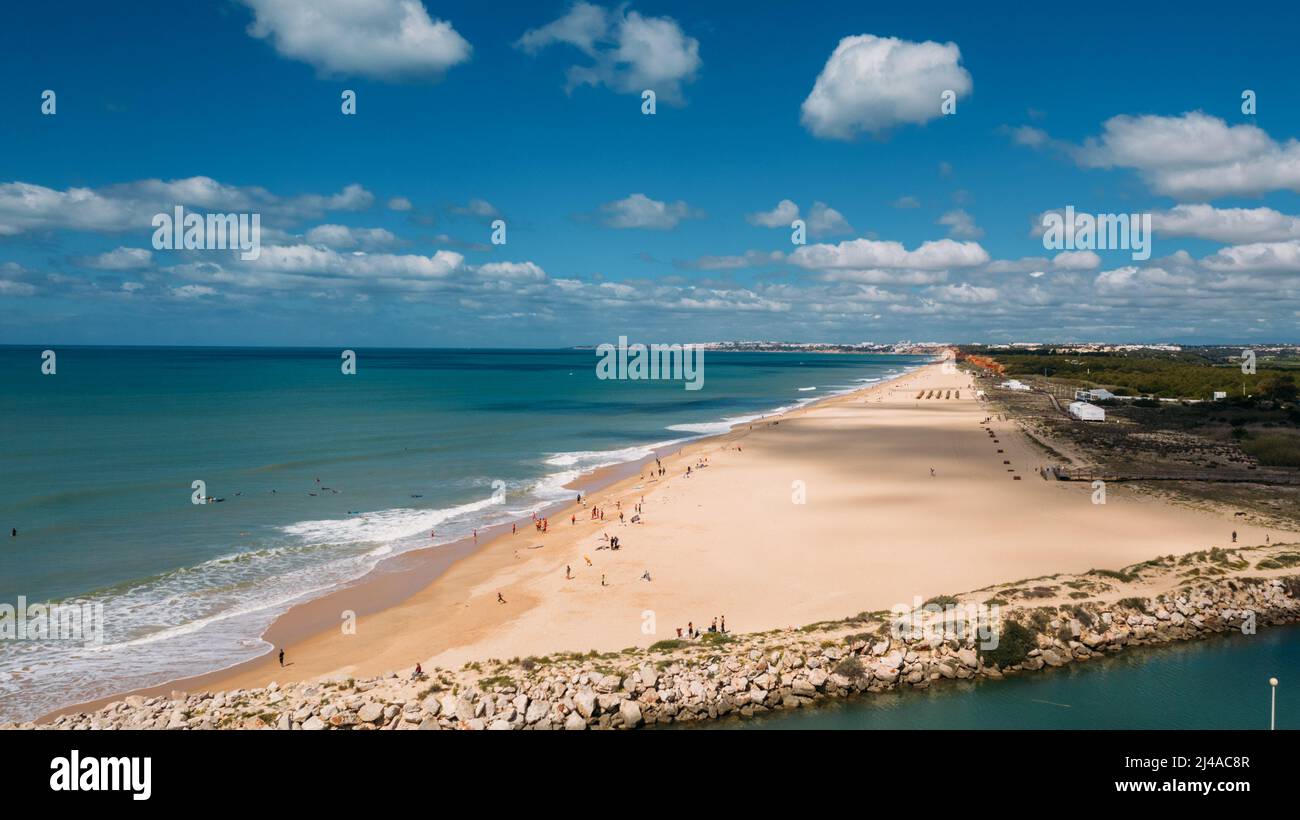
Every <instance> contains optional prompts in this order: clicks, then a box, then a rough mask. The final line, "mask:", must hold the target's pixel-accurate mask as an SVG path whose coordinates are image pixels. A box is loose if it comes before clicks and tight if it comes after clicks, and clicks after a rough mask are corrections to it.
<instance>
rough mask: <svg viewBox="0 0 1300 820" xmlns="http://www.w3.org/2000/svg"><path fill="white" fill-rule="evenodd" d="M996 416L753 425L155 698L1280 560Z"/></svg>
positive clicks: (454, 552)
mask: <svg viewBox="0 0 1300 820" xmlns="http://www.w3.org/2000/svg"><path fill="white" fill-rule="evenodd" d="M923 391H924V392H925V393H926V394H929V393H930V391H942V397H941V398H938V397H936V398H920V399H918V398H917V396H918V394H920V393H922V392H923ZM958 396H959V397H958ZM991 413H992V411H991V410H990V409H989V408H988V406H987V405H985V404H983V403H982V402H980V401H977V400H976V398H975V395H974V390H973V388H972V386H971V383H970V379H969V377H968V376H966V375H964V374H962V373H959V372H944V368H943V367H942V366H941V365H932V366H927V367H925V368H923V369H921V370H918V371H916V372H914V373H912V374H910V375H908V376H905V377H902V378H900V379H896V380H893V381H890V382H884V383H881V384H877V385H874V386H872V387H870V388H867V389H865V390H862V391H858V392H855V393H852V394H848V395H845V396H840V397H835V398H831V399H827V400H825V401H822V402H819V403H816V404H813V405H810V406H807V407H804V408H801V409H799V410H795V411H792V412H790V413H788V414H785V415H783V416H780V417H771V418H768V419H764V420H762V421H757V422H754V423H753V424H748V425H741V426H739V427H737V428H733V430H732V431H731V432H730V433H729V434H726V435H722V436H717V437H713V438H708V439H701V440H699V441H696V442H692V443H690V444H688V445H686V446H684V447H682V448H681V450H680V451H677V452H674V453H672V454H669V455H666V456H665V457H664V458H663V459H662V466H663V469H664V471H665V475H664V476H663V477H658V476H656V475H654V472H656V471H655V470H654V469H653V468H654V467H655V464H654V462H653V461H651V462H649V463H648V464H647V465H644V466H643V467H642V468H641V469H635V472H634V474H633V475H630V476H627V477H625V478H622V479H621V480H618V481H615V482H614V483H612V484H609V485H608V486H606V487H604V488H603V489H600V490H596V491H593V492H591V493H590V494H589V495H588V496H587V497H585V498H584V501H583V504H582V505H581V506H579V505H578V504H576V503H575V504H570V505H569V506H568V507H566V508H565V509H564V510H563V511H562V512H560V513H558V514H553V515H551V516H550V519H549V528H548V531H547V532H546V533H545V534H543V533H540V532H538V531H537V530H536V529H535V528H534V526H533V525H532V522H530V521H528V520H527V519H525V520H523V521H521V522H520V523H519V531H518V533H516V534H511V533H510V532H509V530H506V531H505V532H504V533H501V534H492V533H482V534H480V543H479V544H477V545H474V544H463V543H462V544H459V545H456V546H455V547H454V548H451V549H444V548H439V549H443V550H444V551H443V552H442V553H441V554H438V553H439V550H431V551H428V554H429V555H436V556H437V557H436V559H434V560H430V559H429V558H428V557H427V556H426V557H424V558H421V559H418V560H417V559H414V558H411V559H408V563H407V565H406V566H404V567H403V566H402V565H399V566H397V567H396V568H391V567H390V568H389V571H388V572H387V573H386V574H385V575H384V576H383V577H381V578H379V579H372V580H371V581H370V582H369V583H368V584H363V585H361V586H358V587H355V588H353V589H350V590H342V591H340V592H339V593H336V594H334V595H331V596H326V597H325V598H321V599H318V600H316V601H312V602H309V603H307V604H304V605H302V606H299V607H295V608H293V609H292V610H290V611H289V612H288V613H286V614H285V615H284V616H282V617H281V618H280V620H279V621H277V622H276V624H274V625H273V626H272V627H271V629H270V630H269V631H268V633H267V636H266V637H267V639H268V640H269V641H272V642H273V643H275V644H276V645H277V647H281V646H282V647H283V648H284V650H285V655H286V666H285V667H283V668H282V667H280V666H279V663H278V661H277V659H276V657H275V653H271V654H268V655H267V656H265V657H264V658H259V659H257V660H254V661H251V662H249V663H246V664H242V665H240V666H238V667H235V668H232V669H230V670H226V671H223V672H217V673H213V674H210V675H204V676H202V677H199V678H192V679H188V680H186V681H181V682H174V683H173V684H169V685H166V686H162V687H156V688H155V689H153V690H150V691H155V692H156V691H166V690H168V689H173V688H180V689H184V690H187V691H198V690H218V689H221V690H228V689H234V688H248V687H255V686H265V685H266V684H268V683H270V682H271V681H277V682H279V683H286V682H290V681H301V680H308V679H315V678H319V677H324V676H344V677H365V676H373V675H379V674H383V673H385V672H390V671H394V672H403V671H405V670H409V669H411V668H412V667H414V666H415V664H416V663H417V662H419V663H421V664H422V665H423V666H424V668H425V669H432V668H435V667H439V666H441V667H445V668H459V667H460V666H461V665H463V664H465V663H467V662H472V661H475V660H484V659H490V658H499V659H510V658H519V657H528V656H542V655H546V654H548V653H553V652H557V651H581V652H585V651H589V650H593V649H594V650H599V651H601V652H607V651H616V650H620V649H623V648H626V647H632V646H639V647H644V646H648V645H650V644H652V643H654V642H655V641H659V640H663V639H668V638H675V637H677V630H678V629H679V628H680V629H682V630H686V629H687V628H688V624H694V626H695V627H696V628H701V629H702V628H707V627H708V626H709V625H710V623H711V622H712V621H713V619H714V618H723V617H725V621H726V626H727V629H728V630H730V631H733V632H756V631H763V630H768V629H775V628H784V627H794V626H801V625H804V624H808V623H812V622H815V621H819V620H825V619H832V618H841V617H844V616H847V615H852V614H855V613H858V612H863V611H872V610H880V609H888V608H890V607H892V606H894V605H895V604H899V603H906V604H911V603H912V601H913V599H914V597H918V596H919V597H920V598H921V599H927V598H930V597H933V596H936V595H942V594H951V593H956V592H961V591H965V590H972V589H978V588H981V587H984V586H987V585H991V584H995V583H1003V582H1009V581H1016V580H1018V579H1024V578H1032V577H1037V576H1042V575H1046V574H1051V573H1058V572H1084V571H1087V570H1089V569H1093V568H1112V567H1120V566H1123V565H1127V564H1131V563H1133V562H1136V561H1141V560H1145V559H1148V558H1152V557H1154V556H1158V555H1169V554H1183V553H1187V552H1193V551H1196V550H1202V549H1207V548H1210V547H1215V546H1227V545H1229V544H1230V543H1231V534H1232V532H1233V530H1234V529H1235V530H1236V531H1237V533H1238V538H1239V541H1240V542H1241V543H1244V544H1249V543H1263V542H1264V540H1265V536H1266V534H1271V537H1272V538H1273V540H1274V541H1277V540H1278V539H1279V535H1280V533H1279V532H1278V531H1271V532H1270V531H1266V530H1264V529H1261V528H1257V527H1251V526H1246V525H1244V524H1242V523H1240V522H1234V520H1233V518H1232V516H1231V515H1230V514H1227V513H1224V514H1215V513H1211V512H1205V511H1198V510H1193V509H1189V508H1187V507H1184V506H1175V505H1172V504H1168V503H1165V502H1161V501H1158V500H1153V499H1151V498H1150V497H1143V496H1138V495H1136V494H1132V493H1130V492H1128V491H1125V490H1124V489H1122V488H1120V487H1118V486H1111V487H1110V488H1108V497H1107V502H1106V503H1105V504H1104V505H1099V504H1094V503H1093V501H1092V489H1091V488H1090V487H1089V486H1087V485H1084V484H1078V483H1075V484H1069V483H1061V482H1055V481H1052V482H1049V481H1045V480H1043V479H1042V478H1041V477H1040V476H1039V474H1038V467H1039V466H1040V465H1042V464H1044V463H1046V457H1045V456H1043V455H1042V454H1041V452H1040V451H1039V450H1038V449H1037V448H1036V447H1035V446H1034V445H1033V444H1031V443H1030V442H1029V441H1028V440H1027V439H1025V438H1024V437H1023V436H1022V435H1020V434H1019V433H1018V432H1017V431H1016V430H1015V429H1014V425H1012V424H1011V423H1009V422H1001V421H998V420H996V419H993V420H991V421H988V423H987V424H986V423H984V422H985V421H986V420H988V419H989V418H990V415H991ZM990 429H991V430H993V431H994V436H996V438H997V442H996V443H995V442H994V436H990V434H989V430H990ZM999 451H1001V452H999ZM1004 462H1005V463H1004ZM688 468H690V476H689V477H687V474H686V473H687V469H688ZM932 471H933V472H932ZM1017 477H1019V480H1017ZM637 504H641V505H642V507H641V510H642V512H641V523H631V518H632V516H633V515H634V514H635V509H636V505H637ZM620 505H621V507H620ZM593 507H595V508H599V509H601V510H603V511H604V514H605V517H604V520H603V521H602V520H598V519H596V520H593V518H592V513H591V510H592V508H593ZM620 512H622V513H623V514H624V517H625V519H626V521H625V522H624V523H620V521H619V513H620ZM574 517H576V523H571V521H572V519H573V518H574ZM606 535H608V536H614V537H617V538H619V540H620V542H621V543H620V549H618V550H617V551H614V550H610V549H608V547H607V542H606V541H605V540H604V536H606ZM566 573H568V575H571V577H566ZM647 577H648V579H649V580H646V578H647ZM417 588H418V591H414V592H413V590H415V589H417ZM412 592H413V594H412ZM498 595H500V600H499V599H498ZM384 598H390V599H395V598H401V599H402V600H401V602H400V603H397V604H396V605H393V606H387V607H380V606H378V605H377V604H376V600H378V599H384ZM501 600H504V603H502V602H501ZM346 611H352V612H355V613H356V618H355V630H349V629H345V628H344V624H345V622H347V621H350V620H353V619H351V618H348V617H347V615H346ZM60 711H65V710H60Z"/></svg>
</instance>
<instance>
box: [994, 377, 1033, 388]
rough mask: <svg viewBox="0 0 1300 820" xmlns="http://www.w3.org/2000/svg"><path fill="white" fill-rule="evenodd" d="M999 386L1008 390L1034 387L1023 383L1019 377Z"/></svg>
mask: <svg viewBox="0 0 1300 820" xmlns="http://www.w3.org/2000/svg"><path fill="white" fill-rule="evenodd" d="M998 386H999V387H1002V388H1004V389H1006V390H1032V389H1033V388H1032V387H1030V386H1029V385H1027V384H1024V383H1022V382H1021V381H1019V380H1018V379H1011V380H1010V381H1005V382H1003V383H1002V384H1000V385H998Z"/></svg>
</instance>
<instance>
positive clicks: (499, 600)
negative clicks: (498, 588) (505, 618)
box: [497, 592, 506, 604]
mask: <svg viewBox="0 0 1300 820" xmlns="http://www.w3.org/2000/svg"><path fill="white" fill-rule="evenodd" d="M505 602H506V599H505V598H502V597H501V593H500V592H498V593H497V603H498V604H504V603H505Z"/></svg>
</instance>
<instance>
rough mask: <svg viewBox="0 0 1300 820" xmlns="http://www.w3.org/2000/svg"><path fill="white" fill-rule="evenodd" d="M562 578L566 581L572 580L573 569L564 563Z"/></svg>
mask: <svg viewBox="0 0 1300 820" xmlns="http://www.w3.org/2000/svg"><path fill="white" fill-rule="evenodd" d="M564 580H566V581H572V580H573V569H572V568H570V567H569V565H568V564H565V565H564Z"/></svg>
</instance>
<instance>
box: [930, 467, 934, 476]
mask: <svg viewBox="0 0 1300 820" xmlns="http://www.w3.org/2000/svg"><path fill="white" fill-rule="evenodd" d="M930 477H931V478H933V477H934V468H933V467H931V468H930Z"/></svg>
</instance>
